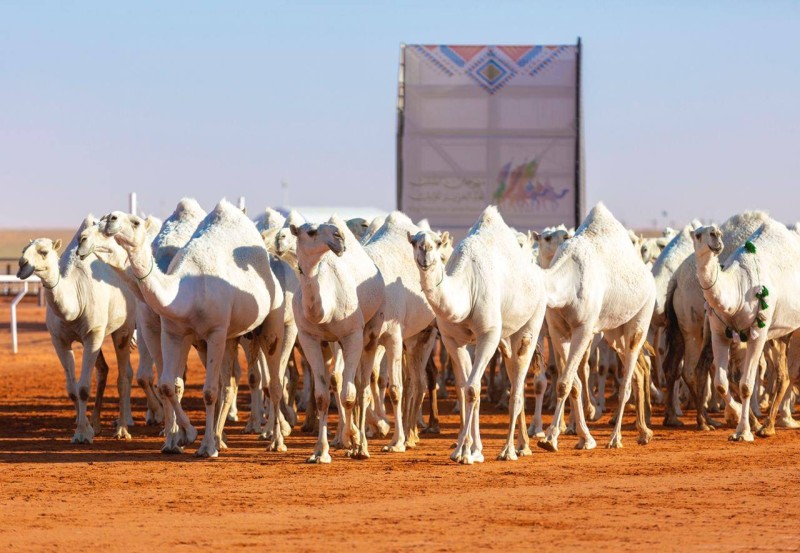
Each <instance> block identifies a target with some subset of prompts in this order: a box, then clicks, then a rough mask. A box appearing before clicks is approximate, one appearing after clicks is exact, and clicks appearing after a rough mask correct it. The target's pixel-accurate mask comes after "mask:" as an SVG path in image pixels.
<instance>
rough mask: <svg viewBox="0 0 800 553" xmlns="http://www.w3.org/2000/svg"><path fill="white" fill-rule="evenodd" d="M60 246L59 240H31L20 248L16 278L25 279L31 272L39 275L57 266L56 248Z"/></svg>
mask: <svg viewBox="0 0 800 553" xmlns="http://www.w3.org/2000/svg"><path fill="white" fill-rule="evenodd" d="M60 248H61V240H55V241H54V240H50V239H49V238H37V239H36V240H31V242H30V244H28V245H27V246H25V247H24V248H23V249H22V256H21V257H20V258H19V271H17V278H21V279H23V280H25V279H26V278H28V277H30V276H31V275H32V274H36V275H37V276H41V275H44V274H45V273H47V272H48V271H50V270H51V269H52V268H53V267H58V250H59V249H60Z"/></svg>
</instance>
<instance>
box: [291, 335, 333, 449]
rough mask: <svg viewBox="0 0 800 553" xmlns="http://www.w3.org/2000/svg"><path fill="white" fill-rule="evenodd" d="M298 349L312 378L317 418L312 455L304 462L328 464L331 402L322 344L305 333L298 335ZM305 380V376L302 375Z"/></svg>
mask: <svg viewBox="0 0 800 553" xmlns="http://www.w3.org/2000/svg"><path fill="white" fill-rule="evenodd" d="M298 339H299V341H300V347H302V348H303V354H304V355H305V356H306V360H307V361H308V363H309V365H310V367H311V371H309V372H310V373H311V374H310V375H309V376H310V377H313V378H314V399H315V404H316V407H317V417H318V418H319V433H318V436H317V444H316V446H315V447H314V453H313V454H312V455H311V456H310V457H309V458H308V459H307V460H306V462H307V463H330V462H331V455H330V446H329V445H328V406H329V405H330V401H331V394H330V388H329V386H330V379H329V376H328V370H327V368H326V366H325V359H324V357H323V355H322V344H321V343H320V342H319V341H317V340H316V339H315V338H313V337H312V336H309V335H308V334H306V333H305V332H302V331H301V332H300V333H299V334H298ZM303 377H304V378H305V377H306V375H303Z"/></svg>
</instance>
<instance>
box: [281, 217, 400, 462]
mask: <svg viewBox="0 0 800 553" xmlns="http://www.w3.org/2000/svg"><path fill="white" fill-rule="evenodd" d="M290 231H291V234H292V235H293V236H294V237H296V239H297V264H298V271H299V280H300V290H299V292H298V293H297V294H295V296H294V301H293V307H294V316H295V321H296V323H297V329H298V338H299V340H300V346H301V347H302V348H303V353H304V354H305V356H306V359H307V360H308V362H309V365H310V366H311V371H312V373H313V377H314V397H315V400H316V404H317V415H318V417H319V436H318V439H317V444H316V446H315V448H314V453H313V454H312V455H311V456H310V457H309V458H308V462H309V463H330V462H331V456H330V446H329V444H328V405H329V403H330V393H329V392H328V390H329V378H330V376H331V375H329V374H328V371H327V369H326V365H325V360H324V358H323V353H322V343H323V342H339V344H340V345H341V348H342V353H341V355H342V356H343V358H344V363H343V368H342V365H341V364H339V363H335V364H334V365H333V367H334V375H333V376H334V378H336V379H337V380H338V379H342V385H341V394H340V397H341V400H342V403H343V407H344V413H341V412H340V417H341V416H343V417H344V419H345V427H344V428H345V431H346V438H345V440H347V439H350V440H352V441H353V443H352V446H353V449H352V451H351V452H352V454H353V455H354V456H356V457H361V456H363V454H362V453H363V452H361V451H359V449H360V444H359V443H357V440H358V437H359V432H358V429H357V428H356V427H355V425H354V424H353V420H352V419H353V406H354V403H355V400H356V389H355V376H356V371H357V370H358V366H359V362H360V360H361V354H362V350H363V349H364V326H365V325H366V324H367V323H368V322H369V321H370V320H371V319H372V318H373V317H374V316H375V315H376V314H377V313H378V308H379V307H380V305H381V303H383V292H384V287H385V286H384V281H383V278H382V277H381V274H380V272H379V271H378V268H377V267H376V266H375V263H373V262H372V260H371V259H370V258H369V256H368V255H367V254H366V252H365V251H364V249H363V248H362V247H361V244H359V242H358V240H356V237H355V236H354V235H353V233H352V232H350V230H349V229H348V228H347V225H346V224H345V222H344V221H342V220H341V219H340V218H339V217H337V216H333V217H331V219H330V220H329V222H327V223H323V224H321V225H317V224H308V223H306V224H303V225H301V226H296V225H291V226H290ZM339 370H343V374H338V371H339ZM337 387H338V386H337Z"/></svg>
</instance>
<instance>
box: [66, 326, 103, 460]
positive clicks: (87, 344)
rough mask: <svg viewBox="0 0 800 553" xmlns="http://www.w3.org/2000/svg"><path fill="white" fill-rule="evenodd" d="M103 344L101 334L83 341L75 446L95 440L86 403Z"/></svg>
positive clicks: (74, 437)
mask: <svg viewBox="0 0 800 553" xmlns="http://www.w3.org/2000/svg"><path fill="white" fill-rule="evenodd" d="M102 344H103V335H102V334H99V333H95V334H89V335H88V336H86V338H84V341H83V357H82V359H81V375H80V379H79V380H78V402H77V403H78V425H77V428H76V430H75V435H74V436H73V437H72V443H74V444H90V443H92V440H93V439H94V435H95V432H94V429H93V428H92V425H91V424H89V419H88V418H87V415H86V403H87V401H88V400H89V385H90V384H91V382H92V372H93V370H94V365H95V362H96V361H97V356H98V354H99V353H100V347H101V346H102ZM98 417H99V413H98ZM98 421H99V419H98Z"/></svg>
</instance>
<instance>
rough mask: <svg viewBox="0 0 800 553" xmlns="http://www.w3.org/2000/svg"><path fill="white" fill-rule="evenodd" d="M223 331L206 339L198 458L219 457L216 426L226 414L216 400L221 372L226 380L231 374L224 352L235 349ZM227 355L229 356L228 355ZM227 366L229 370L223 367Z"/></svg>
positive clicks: (229, 361) (218, 331)
mask: <svg viewBox="0 0 800 553" xmlns="http://www.w3.org/2000/svg"><path fill="white" fill-rule="evenodd" d="M230 342H233V341H229V340H227V336H226V335H225V331H224V330H217V331H215V332H213V333H211V334H210V335H209V336H208V337H207V339H206V363H207V365H206V379H205V382H204V383H203V403H204V404H205V408H206V427H205V431H204V432H203V439H202V441H201V442H200V447H199V448H198V449H197V451H196V452H195V455H196V456H198V457H209V458H213V457H217V456H219V445H218V443H217V441H216V438H217V424H218V420H219V419H224V415H226V414H227V413H224V414H223V413H221V412H218V411H217V409H216V406H217V399H218V398H219V395H220V393H219V392H220V380H221V376H222V373H223V371H224V372H225V373H226V374H227V376H228V378H230V375H231V374H232V360H231V359H229V358H227V359H226V357H228V356H227V355H226V352H228V351H230V350H232V349H235V342H234V343H233V344H230ZM228 355H229V354H228ZM224 365H229V366H230V367H231V368H228V367H223V366H224Z"/></svg>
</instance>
